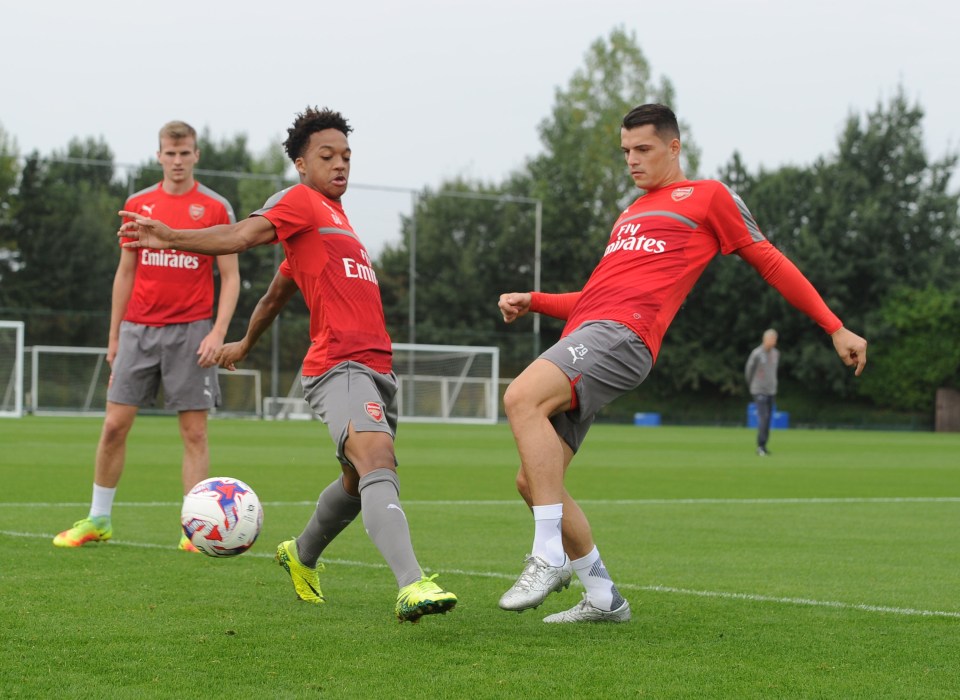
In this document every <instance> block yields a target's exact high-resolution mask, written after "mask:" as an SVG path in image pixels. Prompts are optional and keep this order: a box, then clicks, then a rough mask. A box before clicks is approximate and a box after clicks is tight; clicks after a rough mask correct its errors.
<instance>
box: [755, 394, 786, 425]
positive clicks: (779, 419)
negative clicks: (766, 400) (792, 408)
mask: <svg viewBox="0 0 960 700" xmlns="http://www.w3.org/2000/svg"><path fill="white" fill-rule="evenodd" d="M757 423H758V421H757V404H755V403H753V402H752V401H751V402H750V403H748V404H747V427H748V428H756V427H757ZM789 427H790V412H789V411H778V410H777V405H776V404H774V405H773V415H771V416H770V429H771V430H786V429H787V428H789Z"/></svg>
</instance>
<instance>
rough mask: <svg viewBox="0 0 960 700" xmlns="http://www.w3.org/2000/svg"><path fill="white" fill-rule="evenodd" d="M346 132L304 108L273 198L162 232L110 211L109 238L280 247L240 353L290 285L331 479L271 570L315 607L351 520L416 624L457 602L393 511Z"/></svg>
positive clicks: (387, 346) (220, 248) (382, 356)
mask: <svg viewBox="0 0 960 700" xmlns="http://www.w3.org/2000/svg"><path fill="white" fill-rule="evenodd" d="M350 131H352V129H351V128H350V126H349V125H348V124H347V121H346V120H345V119H344V118H343V116H342V115H341V114H340V113H339V112H333V111H331V110H328V109H324V110H316V109H307V110H306V111H305V112H304V113H303V114H300V115H298V116H297V119H296V121H295V122H294V124H293V126H292V127H291V128H290V129H288V130H287V133H288V137H287V140H286V141H285V142H284V148H285V149H286V152H287V155H288V156H289V157H290V159H291V160H292V161H293V163H294V165H295V166H296V168H297V172H298V173H299V174H300V184H298V185H294V186H293V187H289V188H287V189H285V190H282V191H280V192H278V193H276V194H275V195H273V196H272V197H271V198H270V199H268V200H267V202H266V204H265V205H264V206H263V208H261V209H259V210H258V211H255V212H254V213H253V214H251V215H250V217H249V218H247V219H244V220H243V221H240V222H238V223H236V224H231V225H224V226H214V227H212V228H208V229H204V230H202V231H188V230H183V229H180V230H174V229H171V228H170V227H168V226H166V225H164V224H163V223H161V222H159V221H156V220H153V219H151V218H147V217H145V216H142V215H141V214H139V213H137V212H122V213H121V215H123V216H126V217H128V218H130V220H131V221H129V222H128V223H125V224H124V225H123V226H122V227H121V231H120V234H121V235H122V236H129V237H130V238H132V239H134V240H132V241H130V242H127V243H124V246H125V247H128V248H156V249H161V250H162V249H169V248H176V249H177V250H192V251H196V252H201V253H206V254H208V255H210V254H222V253H228V252H239V251H242V250H246V249H248V248H251V247H253V246H256V245H262V244H265V243H273V242H276V241H277V240H279V241H280V243H281V244H282V245H283V248H284V251H285V252H286V255H287V259H286V263H287V265H286V266H281V269H280V270H278V272H277V275H276V276H275V277H274V281H273V282H272V283H271V286H270V289H268V291H267V294H266V295H265V297H264V299H261V303H259V304H258V305H257V310H256V313H255V316H254V317H253V318H251V323H250V327H249V328H248V334H247V336H245V338H247V339H252V340H251V342H250V345H252V342H253V341H255V340H256V337H259V334H260V333H262V331H263V329H264V328H266V327H267V326H268V325H269V323H270V321H272V320H273V317H275V316H276V313H277V312H278V311H279V309H280V308H281V307H282V306H283V304H285V303H286V301H287V300H289V298H290V297H291V296H292V295H293V293H294V291H295V287H294V285H295V286H296V287H299V289H300V291H301V292H302V293H303V296H304V299H305V300H306V302H307V306H308V308H309V309H310V340H311V345H310V349H309V350H308V352H307V356H306V358H305V359H304V362H303V376H302V382H303V389H304V396H305V398H306V399H307V401H308V402H309V403H310V405H311V407H312V408H313V410H314V411H316V413H317V415H318V416H319V417H320V418H321V420H323V422H324V423H326V424H327V428H328V430H329V431H330V435H331V437H332V438H333V441H334V443H335V444H336V446H337V458H338V460H339V462H340V466H341V471H342V474H341V475H339V476H338V477H337V478H336V479H335V480H334V481H333V482H332V483H331V484H330V485H329V486H327V488H326V489H325V490H324V491H323V492H322V493H321V494H320V498H319V500H318V501H317V508H316V510H315V512H314V514H313V516H312V518H311V519H310V521H309V522H308V523H307V525H306V527H305V528H304V530H303V532H302V533H301V534H300V536H299V537H297V538H296V539H293V540H288V541H286V542H282V543H280V545H279V546H278V548H277V562H278V563H279V564H280V565H281V566H283V567H284V569H286V570H287V572H288V573H289V574H290V577H291V579H292V580H293V584H294V589H295V590H296V593H297V596H298V597H299V598H301V599H302V600H305V601H308V602H311V603H320V602H323V600H324V598H323V595H322V593H321V592H320V581H319V575H318V568H320V566H319V563H318V560H319V558H320V554H321V552H322V551H323V550H324V548H325V547H326V546H327V545H328V544H329V543H330V541H331V540H332V539H333V538H334V537H336V536H337V535H338V534H339V533H340V532H341V531H342V530H343V529H344V528H345V527H346V526H347V525H348V524H349V523H350V522H351V521H352V520H353V519H354V518H355V517H356V516H357V514H362V516H363V524H364V527H365V528H366V531H367V533H368V535H369V536H370V539H371V540H373V542H374V544H375V545H376V546H377V548H378V549H379V550H380V553H381V554H382V555H383V557H384V559H385V560H386V562H387V564H388V565H389V567H390V569H391V571H392V572H393V574H394V576H395V577H396V580H397V586H398V588H399V589H400V590H399V592H398V595H397V602H396V607H395V612H396V615H397V617H398V619H399V620H400V621H401V622H403V621H411V622H416V621H417V620H418V619H419V618H420V617H421V616H423V615H429V614H433V613H445V612H447V611H448V610H450V609H452V608H453V607H454V606H455V605H456V602H457V597H456V596H455V595H454V594H453V593H450V592H449V591H445V590H443V589H442V588H440V586H438V585H437V584H436V583H434V581H433V578H435V575H434V577H427V576H424V574H423V571H422V569H421V568H420V565H419V563H418V562H417V558H416V555H415V554H414V551H413V545H412V543H411V541H410V530H409V527H408V525H407V519H406V516H405V515H404V512H403V509H402V507H401V505H400V499H399V488H400V482H399V481H398V479H397V471H396V467H397V461H396V456H395V453H394V438H395V435H396V427H397V414H398V407H397V389H398V384H397V376H396V375H395V374H394V373H393V369H392V366H393V352H392V347H391V343H390V336H389V335H388V334H387V328H386V323H385V321H384V317H383V304H382V302H381V300H380V286H379V283H378V282H377V276H376V273H375V272H374V269H373V266H372V263H371V261H370V257H369V256H368V255H367V250H366V248H364V246H363V244H362V243H361V242H360V239H359V238H358V237H357V234H356V232H354V230H353V228H352V227H351V226H350V221H349V219H348V218H347V215H346V213H345V212H344V210H343V206H342V204H341V202H340V198H341V197H342V196H343V194H344V192H346V190H347V181H348V179H349V175H350V156H351V150H350V145H349V143H348V141H347V135H348V134H349V133H350ZM264 321H265V325H264ZM242 342H243V341H242ZM230 357H231V358H232V357H233V355H232V354H231V356H230ZM221 359H222V360H223V362H224V364H229V363H230V362H231V361H232V360H231V359H230V358H227V359H223V358H221Z"/></svg>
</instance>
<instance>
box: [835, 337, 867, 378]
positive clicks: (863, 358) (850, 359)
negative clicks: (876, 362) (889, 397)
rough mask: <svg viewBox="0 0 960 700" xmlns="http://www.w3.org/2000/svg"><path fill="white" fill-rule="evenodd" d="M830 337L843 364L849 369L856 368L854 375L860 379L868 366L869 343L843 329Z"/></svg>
mask: <svg viewBox="0 0 960 700" xmlns="http://www.w3.org/2000/svg"><path fill="white" fill-rule="evenodd" d="M830 337H831V338H832V339H833V347H834V348H836V350H837V354H838V355H839V356H840V359H841V360H843V364H845V365H846V366H847V367H853V366H856V368H857V369H856V370H855V371H854V373H853V374H854V376H857V377H859V376H860V373H861V372H862V371H863V368H864V367H865V366H866V364H867V341H866V340H865V339H863V338H861V337H860V336H859V335H857V334H856V333H853V332H852V331H848V330H847V329H846V328H843V327H841V328H840V330H838V331H836V332H835V333H834V334H833V335H832V336H830Z"/></svg>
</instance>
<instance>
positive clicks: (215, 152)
mask: <svg viewBox="0 0 960 700" xmlns="http://www.w3.org/2000/svg"><path fill="white" fill-rule="evenodd" d="M651 101H658V102H664V103H667V104H672V103H674V102H675V92H674V89H673V86H672V85H671V84H670V82H669V81H668V80H666V79H663V80H660V81H655V80H653V78H652V72H651V69H650V66H649V64H648V62H647V61H646V59H645V58H644V56H643V53H642V52H641V50H640V48H639V46H638V45H637V43H636V40H635V37H634V36H633V35H631V34H629V33H627V32H625V31H623V30H619V29H618V30H614V31H613V32H612V33H611V34H610V35H609V37H606V38H604V39H600V40H598V41H596V42H595V43H594V45H593V46H592V47H591V48H590V50H589V51H588V53H587V55H586V57H585V62H584V66H583V67H582V68H581V69H580V70H578V71H577V72H576V73H575V74H574V75H573V77H572V78H571V80H570V81H569V83H568V84H567V85H566V86H565V87H564V88H563V89H558V91H557V93H556V101H555V104H554V106H553V109H552V111H551V114H550V115H549V116H548V117H547V118H545V119H544V120H543V122H542V123H541V125H540V136H541V141H542V145H543V150H542V152H540V153H539V154H536V155H534V156H532V157H531V158H530V159H529V160H528V161H527V163H526V164H525V165H524V166H523V167H522V168H520V169H519V170H517V171H516V172H513V173H510V174H509V175H507V176H506V177H505V178H504V180H503V181H502V182H498V183H479V182H473V181H467V180H463V179H454V180H451V181H447V182H443V183H441V184H440V185H439V186H438V187H437V189H435V190H434V189H429V188H428V189H425V190H424V191H423V192H421V193H420V195H419V196H418V198H417V204H416V207H415V210H414V212H413V214H412V216H411V217H408V218H404V219H403V221H402V222H401V227H402V231H401V236H400V239H399V241H398V242H397V243H396V244H395V245H392V246H388V247H387V248H386V249H385V250H384V252H383V253H382V254H381V255H380V256H379V259H378V260H377V266H378V276H379V279H380V283H381V291H382V295H383V299H384V305H385V309H386V315H387V318H388V323H389V325H390V330H391V333H392V334H393V335H394V337H395V338H397V339H399V340H403V339H406V337H407V332H406V331H407V327H408V323H409V318H408V316H409V298H408V294H409V289H410V280H409V259H410V248H411V243H412V241H413V240H414V236H415V240H416V256H417V269H418V270H419V271H420V272H419V273H418V278H417V280H416V281H415V283H416V284H415V286H416V295H417V299H418V300H419V303H418V304H417V307H416V335H417V340H418V342H425V343H451V344H482V345H498V346H500V348H501V351H502V357H503V373H504V375H506V376H510V375H512V374H513V373H515V372H516V371H519V370H520V369H522V367H523V366H524V365H525V364H526V363H527V362H529V360H530V358H531V355H532V351H533V348H532V347H531V341H530V339H531V337H532V336H531V326H530V323H531V321H530V320H529V319H524V320H522V321H520V322H518V323H516V324H513V325H512V326H504V324H503V323H502V321H501V320H500V319H499V316H498V314H497V313H496V308H495V305H496V298H497V296H498V295H499V294H500V292H502V291H507V290H525V289H530V288H531V286H532V282H533V244H534V242H533V236H532V231H533V228H534V224H533V216H534V210H533V208H532V207H530V206H529V205H526V204H524V203H521V202H517V201H512V200H511V199H510V198H509V197H502V198H499V199H496V198H491V197H489V196H494V195H496V196H499V195H509V196H512V197H514V198H527V199H531V198H532V199H538V200H540V201H541V202H542V203H543V232H544V235H543V249H542V288H543V289H544V290H546V291H569V290H574V289H578V288H579V287H580V286H582V284H583V283H584V281H585V280H586V278H587V276H588V275H589V273H590V272H591V270H592V269H593V267H594V265H595V264H596V262H597V260H598V259H599V256H600V254H601V252H602V251H603V248H604V245H605V242H606V239H607V237H608V236H609V232H610V226H611V225H612V222H613V220H614V218H615V217H616V213H617V212H618V211H619V210H621V209H622V208H623V207H624V206H625V205H626V204H628V203H629V202H630V201H632V199H633V198H635V197H636V196H637V194H638V193H637V191H636V190H635V188H634V186H633V184H632V182H631V181H630V178H629V177H627V175H626V173H625V171H624V166H623V161H622V156H621V154H620V150H619V122H620V119H621V118H622V116H623V114H624V113H625V112H626V111H627V110H628V109H629V108H630V107H632V106H634V105H636V104H640V103H643V102H651ZM922 120H923V111H922V109H921V108H920V107H919V105H915V104H911V103H910V102H909V100H908V99H907V98H906V97H905V96H904V94H903V93H902V91H901V92H900V93H899V94H897V95H896V96H895V97H894V98H892V99H891V100H890V101H889V102H888V103H886V104H879V105H877V107H876V108H875V109H874V110H873V111H871V112H869V113H867V114H865V115H851V116H850V117H849V118H848V122H847V125H846V129H845V130H844V131H843V133H842V135H841V136H840V138H839V142H838V144H837V150H836V152H835V153H832V154H829V155H824V156H822V157H820V158H818V159H817V160H815V161H814V162H813V163H812V164H811V165H810V166H807V167H796V166H790V167H783V168H779V169H777V170H773V171H764V170H760V171H758V172H750V171H749V170H748V169H747V168H746V167H745V166H744V164H743V163H742V161H741V159H740V158H739V156H738V155H737V154H736V153H734V154H733V155H732V157H731V159H730V161H729V162H728V163H727V164H726V165H725V166H724V167H723V168H722V169H721V172H719V173H716V174H712V175H714V176H717V177H719V179H722V180H724V181H726V182H727V183H728V184H730V185H731V186H732V187H733V188H734V189H736V190H737V191H738V192H739V193H740V194H741V195H742V196H743V198H744V200H745V201H746V202H747V204H748V206H750V208H751V210H752V211H753V213H754V215H755V216H756V218H757V220H758V222H759V224H760V226H761V228H762V229H763V230H764V232H765V233H766V235H767V236H768V238H769V239H770V240H771V241H772V242H773V243H774V244H775V245H777V246H778V247H779V248H780V249H781V250H783V251H784V252H785V253H786V254H787V255H788V256H789V257H791V258H792V259H793V260H794V261H795V262H797V264H798V265H799V266H800V268H801V269H802V270H804V272H805V273H806V274H807V275H808V277H810V279H811V280H812V281H813V283H814V284H815V285H816V286H817V288H818V289H820V290H821V292H822V293H823V294H824V296H825V297H826V299H827V302H828V303H829V304H830V306H831V307H832V308H833V309H834V310H835V311H837V313H838V315H840V316H841V318H843V319H844V321H845V322H846V323H847V325H848V326H850V327H851V328H852V329H854V330H856V331H857V332H860V333H861V334H863V335H865V336H866V337H867V338H868V339H869V340H870V341H871V354H870V367H869V370H868V372H867V373H865V374H864V375H863V377H861V379H860V380H858V381H857V382H853V381H852V380H851V377H850V374H849V372H847V371H845V370H844V368H843V367H842V366H841V365H840V363H839V362H838V361H837V360H836V358H835V357H834V356H833V353H832V352H830V351H829V347H830V346H829V341H828V340H827V339H825V338H824V336H823V334H822V333H821V332H820V331H819V329H817V328H816V327H815V326H814V325H813V324H812V323H811V322H810V321H809V320H808V319H806V318H805V317H804V316H803V315H802V314H800V313H799V312H796V311H795V310H793V309H791V308H789V307H788V306H787V305H786V303H785V302H784V301H783V300H782V298H781V297H780V296H779V295H778V294H777V293H776V292H775V291H774V290H772V289H770V288H769V287H768V286H767V285H766V283H764V282H763V280H762V279H760V278H759V276H758V275H756V274H755V273H754V272H753V271H752V270H751V269H750V268H749V266H747V265H745V264H744V263H743V262H742V261H740V260H739V258H737V257H736V256H731V257H730V258H727V259H722V260H719V261H716V262H714V263H713V264H712V265H711V266H710V267H709V268H708V270H707V272H706V274H705V275H704V277H703V278H702V279H701V281H700V282H699V284H698V285H697V287H696V288H695V289H694V291H693V293H692V294H691V295H690V297H689V299H688V300H687V303H686V304H685V305H684V306H683V308H682V309H681V311H680V313H679V314H678V316H677V319H676V321H675V322H674V325H673V326H672V327H671V329H670V331H669V333H668V334H667V337H666V341H665V343H664V346H663V352H662V354H661V357H660V360H659V363H658V367H657V369H656V371H655V372H654V375H653V378H652V379H651V380H650V381H649V382H648V384H647V385H645V387H644V389H643V391H646V392H648V393H650V394H651V395H652V396H655V395H661V396H667V395H677V394H687V395H691V396H693V395H700V396H707V395H710V396H735V395H742V394H743V393H744V392H745V389H744V387H743V379H742V367H743V362H744V358H745V356H746V354H747V352H748V351H749V349H750V348H751V347H753V346H754V345H755V344H757V342H758V341H759V336H760V334H761V333H762V331H763V329H764V328H766V327H769V326H773V327H776V328H777V329H778V330H779V331H780V336H781V343H782V346H783V348H784V360H783V373H784V375H785V378H786V379H787V381H788V382H789V381H793V382H794V383H796V384H797V385H803V386H805V387H807V390H808V391H810V392H812V393H813V394H815V395H817V396H819V397H820V398H822V399H823V400H826V401H829V400H831V399H839V398H849V397H852V396H854V395H856V394H860V395H862V396H863V397H865V398H867V399H869V400H870V401H872V402H874V403H875V404H877V405H880V406H888V407H894V408H898V409H904V410H922V411H932V403H933V392H934V390H935V389H936V388H937V387H938V386H954V387H958V386H960V369H958V367H960V282H958V279H957V278H958V275H957V270H958V269H960V267H958V264H960V225H958V223H960V222H958V203H960V199H958V194H957V193H955V192H951V191H950V189H949V184H950V178H951V176H952V174H953V173H954V171H955V170H956V164H957V154H949V155H947V156H945V157H943V158H942V159H940V160H937V161H931V160H929V159H928V158H927V156H926V154H925V151H924V148H923V138H922V137H923V133H922ZM682 129H683V132H684V136H685V138H684V150H685V158H686V161H685V168H686V171H687V175H688V176H690V177H691V178H693V177H695V176H697V175H698V174H699V173H698V169H699V167H698V166H699V149H698V148H697V146H696V143H695V141H694V139H693V138H692V136H691V134H692V132H693V129H692V127H691V125H688V124H682ZM201 149H202V152H203V166H204V169H205V170H204V171H201V172H202V173H203V174H202V179H203V181H204V182H205V183H206V184H208V185H210V186H212V187H213V188H214V189H216V190H218V191H220V192H221V193H223V194H224V195H225V196H227V197H228V198H229V199H230V200H231V201H232V203H233V204H234V207H235V209H236V210H237V212H238V214H240V215H243V214H245V213H247V212H249V211H252V210H254V209H256V208H258V207H259V206H261V204H262V202H263V201H264V200H265V199H266V197H267V196H268V195H269V194H270V193H271V192H273V191H275V190H276V189H278V188H279V186H280V185H281V184H284V183H283V174H284V172H285V159H284V156H283V153H282V151H281V150H280V148H279V145H278V146H276V147H275V148H272V149H271V150H270V151H268V152H267V153H265V154H260V155H251V154H250V153H249V151H248V149H247V144H246V139H245V137H243V136H237V137H236V138H234V139H233V140H228V141H224V142H220V143H216V142H214V141H213V140H212V139H211V138H210V135H209V134H208V133H205V134H204V135H203V136H202V138H201ZM112 163H113V158H112V154H111V152H110V149H109V147H108V146H107V145H106V144H105V143H103V142H102V141H96V140H90V139H88V140H85V141H84V140H76V141H73V142H71V144H70V145H69V146H68V148H67V150H66V152H65V153H57V154H53V156H51V157H43V156H41V155H40V154H38V153H33V154H30V155H28V156H27V157H26V158H25V159H21V158H19V154H17V152H16V149H15V145H14V143H13V141H12V139H11V138H10V137H9V136H7V135H5V134H4V133H3V131H2V130H0V318H28V320H29V323H28V342H32V343H50V344H70V345H102V344H103V342H104V337H105V333H106V319H107V318H108V307H109V297H110V286H111V283H112V277H113V271H114V269H115V265H116V256H117V251H116V241H115V240H114V239H113V238H112V236H110V235H107V234H105V232H109V231H110V230H112V229H113V227H115V222H116V210H117V204H118V202H120V201H122V199H123V198H124V197H125V196H126V194H128V193H129V192H132V191H135V190H136V189H139V188H140V187H142V186H145V185H146V184H148V183H150V182H154V181H156V179H157V177H158V172H157V170H156V169H155V167H154V166H153V165H152V164H150V163H144V164H143V165H142V166H140V167H137V168H134V169H127V170H123V169H118V168H115V167H113V166H112ZM104 164H106V165H107V167H104ZM209 171H229V172H230V173H234V174H235V176H224V175H215V174H213V173H211V172H209ZM450 193H462V194H463V195H466V196H464V197H451V196H450ZM471 195H483V196H485V198H477V197H471ZM348 206H349V202H348ZM360 233H361V236H362V235H363V232H362V231H361V232H360ZM275 265H276V263H275V259H274V251H272V250H269V249H258V250H255V251H251V252H248V253H246V254H244V255H242V256H241V273H242V275H243V279H244V289H243V292H242V297H241V302H240V308H239V310H238V313H237V324H238V326H237V329H236V333H237V334H239V333H240V332H242V328H243V326H244V325H245V322H246V318H247V316H248V315H249V312H250V311H251V310H252V308H253V306H254V305H255V303H256V300H257V299H258V298H259V296H260V294H261V293H262V291H263V289H264V288H265V286H266V284H267V283H268V281H269V279H270V278H271V277H272V274H273V271H274V269H275ZM285 319H286V320H287V321H288V324H287V326H288V327H293V328H295V329H296V333H297V336H296V337H297V341H296V342H291V343H285V344H284V346H283V347H282V349H281V352H282V353H285V354H286V356H287V357H286V358H285V362H288V363H292V364H293V366H294V367H295V366H296V363H297V362H298V361H299V359H300V357H301V356H302V353H303V349H304V346H305V341H304V338H305V333H306V330H305V328H306V325H305V323H306V321H305V311H304V309H303V306H302V304H299V305H298V306H295V307H294V308H292V309H291V310H290V311H289V312H288V313H287V314H285ZM560 328H561V324H560V323H558V322H553V321H552V320H548V319H544V321H543V323H542V327H541V335H542V340H541V341H540V345H541V346H542V347H546V345H548V344H549V343H551V342H553V340H555V339H556V337H557V336H558V334H559V331H560ZM260 352H261V353H264V354H263V355H262V356H261V357H260V359H259V360H258V359H257V358H253V359H254V362H257V361H260V362H265V361H266V353H267V352H268V349H267V348H263V349H260Z"/></svg>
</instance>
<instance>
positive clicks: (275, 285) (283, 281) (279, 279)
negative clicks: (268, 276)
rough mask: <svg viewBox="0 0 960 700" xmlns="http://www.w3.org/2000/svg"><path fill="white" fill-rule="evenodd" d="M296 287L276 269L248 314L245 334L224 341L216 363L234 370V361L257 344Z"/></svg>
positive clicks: (238, 360)
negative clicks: (248, 318) (235, 339)
mask: <svg viewBox="0 0 960 700" xmlns="http://www.w3.org/2000/svg"><path fill="white" fill-rule="evenodd" d="M297 289H298V288H297V283H296V282H294V281H293V279H292V278H290V277H287V276H286V275H284V274H283V273H281V272H280V271H279V270H277V273H276V274H275V275H274V276H273V280H272V281H271V282H270V286H269V287H268V288H267V291H266V292H264V294H263V296H262V297H260V301H258V302H257V305H256V307H255V308H254V309H253V313H252V314H251V315H250V322H249V323H248V324H247V333H246V335H244V336H243V338H241V339H240V340H238V341H236V342H233V343H226V344H225V345H224V346H223V347H221V348H220V350H219V351H218V352H217V354H216V358H215V359H216V363H217V364H219V365H220V366H221V367H223V368H224V369H228V370H231V371H233V370H235V369H236V368H237V367H236V363H237V362H241V361H243V360H244V359H246V357H247V355H248V354H249V353H250V351H251V350H252V349H253V346H254V345H256V344H257V340H259V339H260V336H261V335H263V332H264V331H265V330H267V328H269V327H270V324H271V323H273V320H274V319H275V318H276V317H277V316H278V315H279V313H280V311H281V309H283V307H284V306H286V305H287V302H288V301H290V298H291V297H292V296H293V295H294V294H295V293H296V291H297Z"/></svg>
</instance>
